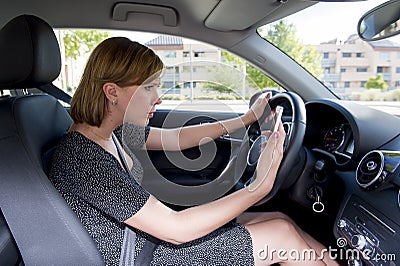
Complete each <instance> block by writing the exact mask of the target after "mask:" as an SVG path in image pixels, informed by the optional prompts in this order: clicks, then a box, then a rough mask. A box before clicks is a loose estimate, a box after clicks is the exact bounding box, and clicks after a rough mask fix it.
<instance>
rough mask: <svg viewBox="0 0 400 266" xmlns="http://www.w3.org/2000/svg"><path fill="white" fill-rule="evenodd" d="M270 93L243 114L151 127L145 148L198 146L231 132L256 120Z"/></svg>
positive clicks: (175, 148)
mask: <svg viewBox="0 0 400 266" xmlns="http://www.w3.org/2000/svg"><path fill="white" fill-rule="evenodd" d="M270 97H271V94H269V93H268V94H267V95H261V96H260V97H259V98H258V99H257V100H256V101H255V102H254V104H253V105H252V106H251V108H250V109H249V111H247V112H246V113H245V114H244V115H242V116H239V117H235V118H231V119H227V120H223V121H219V122H214V123H207V124H202V125H194V126H186V127H181V128H174V129H161V128H151V130H150V133H149V136H148V139H147V141H146V145H145V148H146V149H148V150H170V151H171V150H184V149H187V148H190V147H194V146H199V145H200V144H204V143H206V142H209V141H211V140H212V139H216V138H218V137H219V136H221V135H225V134H228V133H232V132H234V131H236V130H238V129H240V128H243V127H245V126H247V125H249V124H251V123H253V122H255V121H256V120H257V118H259V117H260V116H261V115H262V113H263V112H264V110H265V107H266V106H267V104H268V100H269V99H270Z"/></svg>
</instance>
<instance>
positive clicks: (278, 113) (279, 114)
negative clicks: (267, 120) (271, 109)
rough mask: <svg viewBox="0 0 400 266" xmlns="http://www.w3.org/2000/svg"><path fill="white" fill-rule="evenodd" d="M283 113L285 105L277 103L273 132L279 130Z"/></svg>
mask: <svg viewBox="0 0 400 266" xmlns="http://www.w3.org/2000/svg"><path fill="white" fill-rule="evenodd" d="M282 113H283V107H282V106H280V105H277V106H276V108H275V114H274V119H273V121H272V123H273V125H272V126H271V129H272V132H276V131H278V127H279V122H280V121H281V119H282Z"/></svg>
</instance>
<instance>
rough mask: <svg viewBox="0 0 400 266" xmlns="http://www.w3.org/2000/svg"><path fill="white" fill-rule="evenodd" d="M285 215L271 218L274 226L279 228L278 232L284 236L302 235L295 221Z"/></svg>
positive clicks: (296, 236)
mask: <svg viewBox="0 0 400 266" xmlns="http://www.w3.org/2000/svg"><path fill="white" fill-rule="evenodd" d="M283 215H284V214H283ZM284 216H285V215H284ZM284 216H282V217H277V218H275V219H273V220H271V221H270V222H271V223H273V227H274V228H275V229H276V230H277V232H279V234H280V235H282V238H286V237H287V238H293V237H295V238H298V237H300V235H299V233H298V231H297V228H296V226H295V225H294V224H293V221H292V220H291V219H290V218H289V219H286V217H287V216H286V217H284Z"/></svg>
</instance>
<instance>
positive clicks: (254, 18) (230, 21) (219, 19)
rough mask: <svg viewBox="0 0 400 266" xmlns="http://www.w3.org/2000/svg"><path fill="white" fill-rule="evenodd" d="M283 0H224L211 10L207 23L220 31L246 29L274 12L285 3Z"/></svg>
mask: <svg viewBox="0 0 400 266" xmlns="http://www.w3.org/2000/svg"><path fill="white" fill-rule="evenodd" d="M283 2H284V1H276V0H252V1H243V0H222V1H220V2H219V3H218V5H217V6H216V7H215V8H214V10H213V11H211V13H210V15H209V16H208V17H207V19H206V21H205V25H206V26H207V27H208V28H210V29H214V30H218V31H232V30H244V29H247V28H249V27H250V26H252V25H254V24H256V23H257V22H258V21H260V20H262V19H264V18H265V17H267V16H268V14H270V13H272V12H274V11H275V10H276V9H278V8H279V7H280V6H281V5H283ZM249 14H251V16H249Z"/></svg>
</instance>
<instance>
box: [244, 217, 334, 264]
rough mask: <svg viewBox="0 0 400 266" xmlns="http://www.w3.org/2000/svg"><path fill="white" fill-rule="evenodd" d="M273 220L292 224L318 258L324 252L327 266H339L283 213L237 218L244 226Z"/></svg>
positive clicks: (316, 242) (324, 249) (319, 244)
mask: <svg viewBox="0 0 400 266" xmlns="http://www.w3.org/2000/svg"><path fill="white" fill-rule="evenodd" d="M273 219H283V220H286V221H287V222H289V223H291V224H292V226H293V227H294V228H295V229H296V231H297V233H298V234H299V235H300V236H301V237H302V238H303V239H304V241H305V242H306V243H307V245H308V246H310V247H311V248H312V249H313V250H315V251H316V253H317V254H318V256H321V253H322V252H324V254H323V256H322V257H323V261H324V262H325V263H326V264H327V265H339V264H338V263H337V262H336V261H334V260H332V259H331V258H330V256H329V253H327V249H326V247H324V246H323V245H322V244H321V243H319V242H318V241H317V240H315V239H314V238H313V237H311V236H310V235H309V234H307V233H306V232H304V231H303V230H302V229H301V228H300V227H298V226H297V224H296V223H295V222H294V221H293V220H292V219H291V218H290V217H289V216H287V215H286V214H283V213H281V212H262V213H257V212H253V213H243V214H242V215H240V216H239V217H238V218H237V222H239V223H241V224H243V225H251V224H257V223H260V222H265V221H269V220H273Z"/></svg>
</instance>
